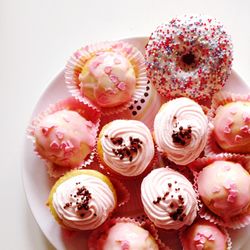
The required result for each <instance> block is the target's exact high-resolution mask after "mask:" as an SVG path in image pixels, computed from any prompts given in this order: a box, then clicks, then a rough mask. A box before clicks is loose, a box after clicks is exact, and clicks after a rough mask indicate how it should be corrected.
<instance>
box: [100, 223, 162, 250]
mask: <svg viewBox="0 0 250 250" xmlns="http://www.w3.org/2000/svg"><path fill="white" fill-rule="evenodd" d="M99 249H101V250H110V249H112V250H130V249H131V250H132V249H137V250H144V249H150V250H158V249H159V247H158V245H157V243H156V241H155V240H154V238H153V237H152V236H151V234H150V233H149V232H148V231H147V230H145V229H144V228H142V227H140V226H138V225H136V224H134V223H127V222H118V223H116V224H115V225H114V226H113V227H111V228H110V230H109V232H108V235H107V238H106V240H105V241H104V243H103V246H102V247H101V248H99Z"/></svg>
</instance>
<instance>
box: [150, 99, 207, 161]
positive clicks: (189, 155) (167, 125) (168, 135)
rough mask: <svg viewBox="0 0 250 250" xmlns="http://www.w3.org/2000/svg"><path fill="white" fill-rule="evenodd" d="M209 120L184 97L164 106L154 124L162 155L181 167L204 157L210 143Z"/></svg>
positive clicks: (192, 102) (198, 107)
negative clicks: (202, 155)
mask: <svg viewBox="0 0 250 250" xmlns="http://www.w3.org/2000/svg"><path fill="white" fill-rule="evenodd" d="M207 131H208V119H207V117H206V115H205V114H204V112H203V110H202V108H201V106H200V105H199V104H197V103H196V102H195V101H193V100H191V99H189V98H186V97H181V98H177V99H174V100H171V101H169V102H167V103H165V104H163V105H162V107H161V109H160V110H159V112H158V113H157V115H156V117H155V120H154V139H155V142H156V144H157V146H158V149H159V151H160V152H161V153H162V154H163V155H165V156H166V157H167V158H168V159H169V160H171V161H173V162H174V163H176V164H177V165H187V164H189V163H190V162H192V161H194V160H195V159H196V158H198V157H199V156H200V154H201V153H202V151H203V150H204V148H205V145H206V142H207Z"/></svg>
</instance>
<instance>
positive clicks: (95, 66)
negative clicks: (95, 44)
mask: <svg viewBox="0 0 250 250" xmlns="http://www.w3.org/2000/svg"><path fill="white" fill-rule="evenodd" d="M100 64H101V62H99V61H94V62H93V63H92V67H93V68H94V69H96V68H97V67H98V66H99V65H100Z"/></svg>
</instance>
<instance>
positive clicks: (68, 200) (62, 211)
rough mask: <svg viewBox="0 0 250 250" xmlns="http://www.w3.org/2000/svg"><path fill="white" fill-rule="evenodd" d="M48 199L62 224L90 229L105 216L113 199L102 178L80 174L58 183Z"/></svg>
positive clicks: (113, 203)
mask: <svg viewBox="0 0 250 250" xmlns="http://www.w3.org/2000/svg"><path fill="white" fill-rule="evenodd" d="M52 203H53V207H54V209H55V211H56V213H57V215H58V217H59V218H60V219H61V220H62V223H63V224H64V225H65V226H67V227H70V228H73V229H78V230H92V229H95V228H97V227H98V226H100V225H101V224H102V223H103V222H104V221H105V220H106V219H107V218H108V216H109V215H110V213H111V212H112V211H113V210H114V208H115V203H116V202H115V197H114V194H113V192H112V190H111V189H110V187H109V186H108V185H107V184H106V183H105V182H104V181H103V180H101V179H100V178H98V177H95V176H92V175H87V174H81V175H77V176H74V177H72V178H70V179H68V180H66V181H64V182H63V183H62V184H60V185H59V186H58V187H57V189H56V191H55V192H54V194H53V201H52Z"/></svg>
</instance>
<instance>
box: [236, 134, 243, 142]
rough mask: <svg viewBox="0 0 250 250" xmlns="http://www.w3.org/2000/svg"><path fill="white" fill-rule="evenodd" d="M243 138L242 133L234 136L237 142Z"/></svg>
mask: <svg viewBox="0 0 250 250" xmlns="http://www.w3.org/2000/svg"><path fill="white" fill-rule="evenodd" d="M241 139H242V136H240V135H236V136H235V138H234V140H235V142H239V141H240V140H241Z"/></svg>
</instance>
